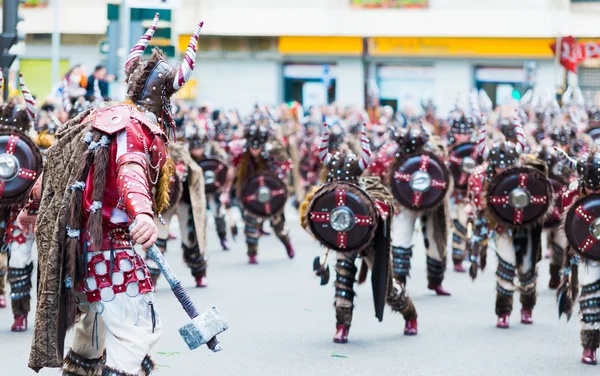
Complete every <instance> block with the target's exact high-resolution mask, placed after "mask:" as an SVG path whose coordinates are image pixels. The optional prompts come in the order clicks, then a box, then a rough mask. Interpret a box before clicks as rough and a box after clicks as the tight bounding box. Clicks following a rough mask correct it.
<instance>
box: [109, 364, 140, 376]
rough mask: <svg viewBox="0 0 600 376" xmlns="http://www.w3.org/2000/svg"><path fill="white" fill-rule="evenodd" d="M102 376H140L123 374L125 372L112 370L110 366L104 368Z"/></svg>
mask: <svg viewBox="0 0 600 376" xmlns="http://www.w3.org/2000/svg"><path fill="white" fill-rule="evenodd" d="M102 376H138V375H134V374H132V373H127V372H123V371H119V370H118V369H116V368H112V367H109V366H104V367H103V368H102Z"/></svg>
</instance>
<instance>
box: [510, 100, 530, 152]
mask: <svg viewBox="0 0 600 376" xmlns="http://www.w3.org/2000/svg"><path fill="white" fill-rule="evenodd" d="M513 124H514V125H515V135H516V136H517V142H516V145H515V151H516V152H517V154H521V153H522V152H523V151H524V150H525V145H526V144H527V141H526V139H525V134H524V133H523V124H521V120H520V119H519V113H518V110H517V111H516V112H515V117H514V119H513Z"/></svg>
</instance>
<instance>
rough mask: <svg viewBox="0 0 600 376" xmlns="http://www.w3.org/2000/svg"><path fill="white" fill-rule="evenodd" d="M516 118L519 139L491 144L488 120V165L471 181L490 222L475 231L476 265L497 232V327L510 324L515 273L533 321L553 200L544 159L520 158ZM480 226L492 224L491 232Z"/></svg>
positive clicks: (526, 316) (525, 313)
mask: <svg viewBox="0 0 600 376" xmlns="http://www.w3.org/2000/svg"><path fill="white" fill-rule="evenodd" d="M513 122H514V124H516V127H515V138H516V140H517V142H516V143H515V144H513V143H511V142H508V141H496V142H495V143H494V145H493V146H492V147H488V145H487V140H486V125H485V122H483V123H484V124H483V125H482V127H481V130H480V138H479V141H478V146H477V148H478V153H479V154H480V155H481V156H482V158H483V159H484V161H486V163H485V164H484V166H485V170H484V169H483V168H481V169H476V170H475V172H474V173H473V174H472V175H471V177H470V178H469V187H468V197H469V199H470V203H471V207H472V208H474V209H475V210H474V211H475V215H474V217H475V218H477V217H479V216H485V220H486V221H487V225H486V224H485V223H484V224H478V225H479V226H476V231H475V234H476V237H474V238H473V239H472V240H473V244H474V245H477V247H478V248H479V249H480V252H481V254H480V256H479V258H477V257H474V258H473V261H474V262H475V263H476V265H477V264H478V265H479V266H481V267H482V268H484V267H485V263H486V260H485V254H486V250H485V248H484V247H485V245H486V244H487V240H488V238H493V239H494V241H495V244H496V253H497V255H498V269H497V271H496V276H497V284H496V292H497V294H496V314H497V316H498V322H497V325H496V326H497V327H498V328H508V327H509V317H510V313H511V311H512V306H513V294H514V292H515V290H516V289H517V288H516V287H515V284H514V278H515V275H517V276H518V278H519V282H520V285H519V287H518V289H519V291H520V293H521V298H520V299H521V304H522V309H521V323H523V324H531V323H532V322H533V320H532V311H533V307H534V306H535V303H536V281H537V263H538V261H539V260H540V258H541V234H542V227H541V225H542V223H543V222H544V220H545V218H546V216H547V215H548V214H549V211H550V210H551V204H552V187H551V184H550V182H549V181H548V180H547V167H546V164H545V162H544V161H540V160H538V159H535V158H533V157H528V158H523V162H522V163H521V164H520V163H519V155H520V154H521V153H522V152H523V150H524V149H525V136H524V134H523V129H522V126H521V124H520V122H519V120H518V119H517V118H515V119H514V120H513ZM507 192H508V194H507ZM469 211H470V210H469ZM481 229H483V230H484V231H485V230H486V229H487V233H485V232H483V231H481ZM481 240H484V241H483V242H481ZM482 243H483V244H482ZM482 248H483V249H482Z"/></svg>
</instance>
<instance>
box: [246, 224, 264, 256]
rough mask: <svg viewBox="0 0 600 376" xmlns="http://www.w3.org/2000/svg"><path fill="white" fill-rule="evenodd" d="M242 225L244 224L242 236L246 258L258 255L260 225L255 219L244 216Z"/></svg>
mask: <svg viewBox="0 0 600 376" xmlns="http://www.w3.org/2000/svg"><path fill="white" fill-rule="evenodd" d="M244 223H245V224H246V227H245V228H244V234H245V235H246V244H247V245H248V256H252V255H256V254H257V253H258V238H260V228H261V223H259V221H258V220H257V219H256V218H254V217H252V216H248V215H245V216H244Z"/></svg>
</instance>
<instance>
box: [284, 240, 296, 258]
mask: <svg viewBox="0 0 600 376" xmlns="http://www.w3.org/2000/svg"><path fill="white" fill-rule="evenodd" d="M284 245H285V251H286V252H287V255H288V257H289V258H290V259H293V258H294V256H295V255H296V252H294V247H293V246H292V242H290V241H288V242H287V243H285V244H284Z"/></svg>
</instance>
